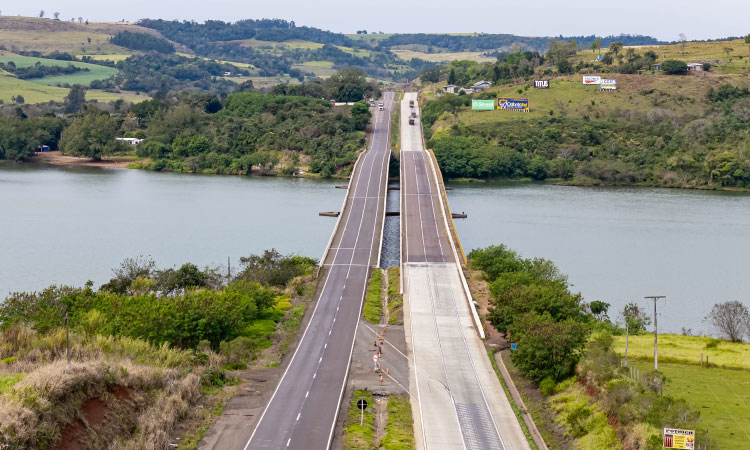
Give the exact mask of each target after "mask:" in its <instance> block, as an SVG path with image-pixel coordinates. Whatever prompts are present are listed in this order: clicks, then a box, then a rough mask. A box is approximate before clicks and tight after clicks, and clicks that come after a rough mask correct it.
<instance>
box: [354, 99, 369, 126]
mask: <svg viewBox="0 0 750 450" xmlns="http://www.w3.org/2000/svg"><path fill="white" fill-rule="evenodd" d="M351 115H352V124H353V125H354V129H355V130H358V131H364V130H365V128H367V124H368V123H369V122H370V116H371V115H372V114H371V113H370V107H369V106H367V103H365V102H364V101H359V102H357V103H355V104H354V106H352V110H351Z"/></svg>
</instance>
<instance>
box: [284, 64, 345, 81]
mask: <svg viewBox="0 0 750 450" xmlns="http://www.w3.org/2000/svg"><path fill="white" fill-rule="evenodd" d="M292 67H293V68H295V69H299V70H302V71H304V72H312V73H314V74H315V75H316V76H318V77H321V78H327V77H330V76H331V75H333V74H334V73H336V69H334V68H333V63H332V62H331V61H305V62H304V63H302V64H294V65H292Z"/></svg>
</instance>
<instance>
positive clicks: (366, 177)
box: [245, 92, 393, 450]
mask: <svg viewBox="0 0 750 450" xmlns="http://www.w3.org/2000/svg"><path fill="white" fill-rule="evenodd" d="M384 103H385V105H386V110H385V111H383V112H375V120H374V124H375V125H374V130H373V136H372V140H371V143H370V148H369V150H368V151H367V152H366V153H364V154H363V155H362V156H361V157H360V160H359V162H358V163H357V167H356V170H355V172H354V173H353V175H352V177H353V178H352V182H351V186H350V189H349V191H348V192H347V199H346V203H345V208H344V212H343V214H342V215H341V216H340V218H339V223H338V225H337V229H336V233H335V234H334V236H333V238H332V240H331V245H330V248H329V249H328V251H327V252H326V256H325V260H324V261H322V264H323V266H324V269H323V270H324V272H323V273H324V275H323V279H322V280H321V283H323V288H322V290H321V292H320V296H319V298H318V300H317V303H316V305H315V310H314V312H313V315H312V317H311V319H310V322H309V324H308V326H307V328H306V329H305V332H304V334H303V337H302V340H301V342H300V344H299V346H298V347H297V350H296V351H295V353H294V356H293V357H292V360H291V362H290V363H289V365H288V367H287V369H286V371H285V372H284V375H283V376H282V378H281V381H280V382H279V385H278V386H277V388H276V391H275V392H274V395H273V397H272V398H271V401H270V402H269V404H268V406H267V407H266V409H265V410H264V412H263V415H262V416H261V418H260V420H259V422H258V425H257V426H256V428H255V430H254V432H253V434H252V436H251V437H250V439H249V440H248V441H247V444H246V445H245V449H277V450H280V449H307V450H316V449H320V450H325V449H328V447H329V446H330V443H331V439H332V435H333V428H334V425H335V423H336V417H337V414H338V410H339V406H340V403H341V396H342V394H343V390H344V385H345V383H346V379H347V374H348V370H349V364H350V360H351V352H352V346H353V344H354V336H355V333H356V329H357V324H358V322H359V316H360V313H361V308H362V302H363V298H364V292H365V289H366V286H367V279H368V275H369V271H370V267H372V266H377V258H378V253H379V249H380V241H381V231H382V226H383V215H384V199H385V195H386V182H387V177H388V155H389V150H388V138H389V134H390V108H391V104H392V103H393V93H390V92H389V93H386V94H385V99H384Z"/></svg>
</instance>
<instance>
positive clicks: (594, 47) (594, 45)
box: [589, 38, 602, 55]
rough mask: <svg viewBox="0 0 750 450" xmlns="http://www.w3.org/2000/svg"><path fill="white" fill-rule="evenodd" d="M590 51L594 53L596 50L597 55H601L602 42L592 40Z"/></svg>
mask: <svg viewBox="0 0 750 450" xmlns="http://www.w3.org/2000/svg"><path fill="white" fill-rule="evenodd" d="M589 48H590V49H591V53H594V52H595V51H596V50H599V54H600V55H601V54H602V40H601V39H600V38H596V39H594V42H592V43H591V45H590V46H589Z"/></svg>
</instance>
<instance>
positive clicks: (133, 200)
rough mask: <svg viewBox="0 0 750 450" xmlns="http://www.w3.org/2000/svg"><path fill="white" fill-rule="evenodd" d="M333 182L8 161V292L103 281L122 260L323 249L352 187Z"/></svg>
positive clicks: (4, 167) (4, 241)
mask: <svg viewBox="0 0 750 450" xmlns="http://www.w3.org/2000/svg"><path fill="white" fill-rule="evenodd" d="M335 184H336V183H335V182H334V181H330V180H329V181H318V180H310V179H287V178H272V177H234V176H211V175H184V174H171V173H160V172H146V171H139V170H125V169H102V168H75V167H47V166H42V165H38V164H12V163H10V164H8V163H3V164H0V231H1V232H2V238H1V239H0V299H2V298H4V297H5V296H6V295H7V294H8V292H11V291H20V290H38V289H41V288H44V287H46V286H49V285H50V284H53V283H55V284H71V285H75V286H82V285H83V284H84V283H85V282H86V280H88V279H91V280H93V281H94V283H95V285H96V286H98V285H100V284H102V283H104V282H106V281H107V280H109V278H110V277H111V275H112V268H113V267H117V266H119V264H120V262H122V260H123V259H125V258H128V257H134V256H138V255H150V256H151V257H152V258H153V259H154V261H156V264H157V266H158V267H171V266H173V265H180V264H182V263H184V262H186V261H190V262H193V263H195V264H197V265H199V266H201V267H202V266H205V265H211V266H214V265H222V266H223V267H224V268H226V263H227V256H229V257H231V261H232V266H235V267H236V264H237V263H238V262H239V261H238V259H239V257H241V256H247V255H249V254H251V253H259V252H262V251H263V250H264V249H269V248H276V249H277V250H279V251H280V252H282V253H285V254H286V253H299V254H301V255H305V256H311V257H314V258H320V257H321V255H322V253H323V250H324V249H325V246H326V243H327V242H328V239H329V237H330V235H331V231H332V230H333V226H334V223H335V220H336V219H333V218H329V217H319V216H318V212H319V211H331V210H338V209H340V208H341V202H342V201H343V199H344V194H345V192H346V191H345V190H340V189H334V185H335Z"/></svg>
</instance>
